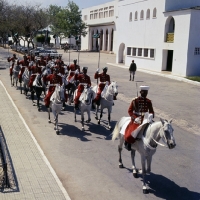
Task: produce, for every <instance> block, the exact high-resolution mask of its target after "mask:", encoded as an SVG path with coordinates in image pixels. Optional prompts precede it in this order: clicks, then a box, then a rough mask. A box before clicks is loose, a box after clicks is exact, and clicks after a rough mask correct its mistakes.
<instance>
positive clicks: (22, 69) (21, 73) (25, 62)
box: [17, 56, 29, 83]
mask: <svg viewBox="0 0 200 200" xmlns="http://www.w3.org/2000/svg"><path fill="white" fill-rule="evenodd" d="M23 58H24V59H23V60H20V61H19V60H18V61H17V64H18V65H21V66H22V67H21V70H20V72H19V75H18V78H19V82H20V83H21V82H22V75H23V73H24V71H25V68H26V67H29V62H28V60H27V56H23Z"/></svg>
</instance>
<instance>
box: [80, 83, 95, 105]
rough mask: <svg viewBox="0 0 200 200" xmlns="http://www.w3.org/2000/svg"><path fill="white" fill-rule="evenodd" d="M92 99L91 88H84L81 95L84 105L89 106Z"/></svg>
mask: <svg viewBox="0 0 200 200" xmlns="http://www.w3.org/2000/svg"><path fill="white" fill-rule="evenodd" d="M92 99H94V92H93V90H92V89H91V87H87V86H86V85H85V86H84V90H83V93H82V101H84V102H85V104H87V105H89V104H91V102H92V101H91V100H92Z"/></svg>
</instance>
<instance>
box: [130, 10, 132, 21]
mask: <svg viewBox="0 0 200 200" xmlns="http://www.w3.org/2000/svg"><path fill="white" fill-rule="evenodd" d="M129 22H132V12H131V13H130V14H129Z"/></svg>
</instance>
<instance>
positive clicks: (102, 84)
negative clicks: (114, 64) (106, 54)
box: [92, 67, 110, 109]
mask: <svg viewBox="0 0 200 200" xmlns="http://www.w3.org/2000/svg"><path fill="white" fill-rule="evenodd" d="M107 71H108V68H107V67H104V68H103V72H102V73H101V74H99V68H98V69H97V70H96V73H95V74H94V78H95V79H98V78H100V83H99V85H98V89H97V90H98V91H97V94H96V98H95V99H94V100H93V104H92V108H93V109H95V104H97V105H98V106H99V105H100V100H101V93H102V91H103V89H104V88H105V85H106V84H107V85H110V75H108V74H107Z"/></svg>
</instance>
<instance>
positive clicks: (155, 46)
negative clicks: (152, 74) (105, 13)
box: [82, 0, 200, 76]
mask: <svg viewBox="0 0 200 200" xmlns="http://www.w3.org/2000/svg"><path fill="white" fill-rule="evenodd" d="M110 6H114V9H113V10H114V15H113V16H112V17H111V18H105V17H103V18H100V17H98V16H100V15H96V18H95V19H94V20H93V18H92V17H91V15H89V13H90V14H91V13H92V12H91V11H93V13H94V11H95V9H96V10H98V11H99V10H100V9H101V8H103V9H104V8H105V7H108V8H109V7H110ZM198 6H200V1H199V0H190V1H188V0H176V1H174V0H162V1H161V0H116V1H112V2H110V3H107V4H101V5H99V6H96V7H91V8H87V9H83V12H82V15H83V19H84V17H85V16H86V15H87V16H88V17H89V18H90V19H89V21H88V22H87V21H85V22H86V23H87V24H88V27H89V28H88V35H87V36H86V37H85V38H82V42H83V46H82V48H83V49H84V48H86V47H87V48H86V49H88V50H95V47H98V45H99V46H100V50H102V51H108V52H113V53H115V54H116V63H125V65H130V63H131V61H132V60H135V63H136V64H137V66H138V68H143V69H147V70H152V71H159V72H160V71H169V72H171V73H172V74H173V75H179V76H194V75H200V34H199V33H200V23H199V22H198V19H199V17H200V7H198ZM99 14H100V13H99ZM111 19H112V20H111ZM106 20H107V21H106ZM109 20H110V21H109ZM106 23H107V24H106ZM111 23H112V24H111ZM110 32H111V34H110ZM95 33H100V35H101V37H100V38H99V39H96V40H95V39H93V38H92V35H93V34H95ZM105 38H106V39H105ZM107 38H108V39H107ZM111 41H112V42H111ZM110 43H111V44H112V45H111V46H109V44H110ZM95 44H96V46H95ZM105 46H106V47H107V48H105Z"/></svg>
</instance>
